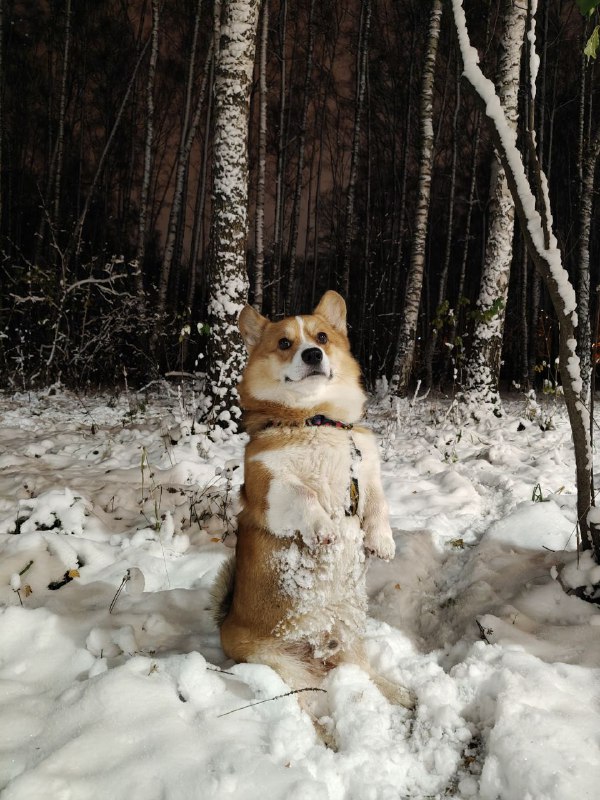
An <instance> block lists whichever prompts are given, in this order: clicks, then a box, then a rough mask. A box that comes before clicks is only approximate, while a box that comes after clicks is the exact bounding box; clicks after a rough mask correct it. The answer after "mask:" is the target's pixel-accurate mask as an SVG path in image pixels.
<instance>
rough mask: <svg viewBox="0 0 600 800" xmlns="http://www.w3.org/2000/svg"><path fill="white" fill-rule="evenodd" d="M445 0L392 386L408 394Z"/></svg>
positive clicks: (432, 31)
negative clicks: (438, 56) (434, 99)
mask: <svg viewBox="0 0 600 800" xmlns="http://www.w3.org/2000/svg"><path fill="white" fill-rule="evenodd" d="M442 8H443V3H442V0H433V1H432V4H431V12H430V18H429V32H428V36H427V52H426V55H425V64H424V66H423V76H422V79H421V109H420V114H419V119H420V126H421V152H420V156H419V190H418V197H417V208H416V211H415V221H414V226H413V235H412V247H411V254H410V267H409V272H408V278H407V284H406V291H405V299H404V310H403V314H402V320H401V323H400V334H399V337H398V351H397V353H396V357H395V360H394V369H393V373H392V380H391V383H390V389H391V391H392V393H394V394H400V395H405V394H406V392H407V391H408V384H409V382H410V378H411V375H412V370H413V363H414V358H415V344H416V335H417V322H418V319H419V309H420V306H421V292H422V289H423V272H424V268H425V248H426V243H427V225H428V220H429V198H430V194H431V172H432V167H433V84H434V78H435V64H436V60H437V50H438V42H439V38H440V24H441V20H442Z"/></svg>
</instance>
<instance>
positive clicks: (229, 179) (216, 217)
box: [206, 0, 259, 430]
mask: <svg viewBox="0 0 600 800" xmlns="http://www.w3.org/2000/svg"><path fill="white" fill-rule="evenodd" d="M258 11H259V2H258V0H223V5H222V11H221V34H220V47H219V52H218V55H217V58H216V64H215V87H214V93H215V119H214V125H215V127H214V144H213V197H212V200H213V205H212V208H213V211H212V214H213V216H212V244H211V250H212V253H211V267H212V270H211V290H210V300H209V306H208V312H209V323H210V336H209V342H208V372H207V382H206V396H207V401H208V404H209V405H210V408H207V409H206V410H207V411H209V413H210V418H211V420H212V424H213V427H214V426H220V427H224V428H230V429H232V430H237V427H238V420H239V418H240V416H241V412H240V409H239V406H238V398H237V389H236V386H237V384H238V382H239V380H240V377H241V372H242V369H243V367H244V364H245V361H246V354H245V352H244V346H243V344H242V340H241V337H240V335H239V332H238V327H237V320H238V316H239V313H240V311H241V309H242V308H243V306H244V304H245V303H246V302H247V297H248V276H247V273H246V238H247V233H248V231H247V227H248V220H247V204H248V123H249V113H250V91H251V88H252V74H253V70H254V54H255V49H256V29H257V26H258ZM215 430H216V428H215Z"/></svg>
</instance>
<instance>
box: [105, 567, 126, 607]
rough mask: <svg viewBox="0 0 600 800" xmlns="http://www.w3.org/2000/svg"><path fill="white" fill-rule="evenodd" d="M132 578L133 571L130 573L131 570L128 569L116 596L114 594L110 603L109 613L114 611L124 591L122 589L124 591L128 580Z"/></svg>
mask: <svg viewBox="0 0 600 800" xmlns="http://www.w3.org/2000/svg"><path fill="white" fill-rule="evenodd" d="M130 578H131V573H130V571H129V570H127V571H126V572H125V575H124V576H123V580H122V581H121V585H120V586H119V588H118V589H117V591H116V592H115V596H114V597H113V599H112V603H111V604H110V605H109V607H108V613H109V614H112V612H113V609H114V607H115V606H116V604H117V600H118V599H119V595H120V594H121V592H122V591H123V589H124V588H125V584H126V583H127V581H128V580H129V579H130Z"/></svg>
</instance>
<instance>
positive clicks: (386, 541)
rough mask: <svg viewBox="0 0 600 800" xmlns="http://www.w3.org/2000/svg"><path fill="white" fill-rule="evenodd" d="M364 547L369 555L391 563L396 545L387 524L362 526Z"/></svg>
mask: <svg viewBox="0 0 600 800" xmlns="http://www.w3.org/2000/svg"><path fill="white" fill-rule="evenodd" d="M364 531H365V538H364V546H365V550H366V551H367V553H369V555H373V556H377V558H382V559H383V560H384V561H391V560H392V558H393V557H394V555H395V553H396V543H395V542H394V538H393V536H392V529H391V528H390V526H389V525H388V524H387V523H380V524H379V525H368V524H365V525H364Z"/></svg>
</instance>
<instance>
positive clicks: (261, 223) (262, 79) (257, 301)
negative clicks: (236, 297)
mask: <svg viewBox="0 0 600 800" xmlns="http://www.w3.org/2000/svg"><path fill="white" fill-rule="evenodd" d="M268 40H269V0H263V7H262V26H261V31H260V64H259V75H258V81H259V83H258V94H259V100H258V102H259V123H258V178H257V185H256V222H255V232H254V235H255V239H254V249H255V255H256V258H255V262H254V308H255V309H256V310H257V311H258V312H259V313H262V306H263V289H264V273H265V176H266V170H267V44H268Z"/></svg>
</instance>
